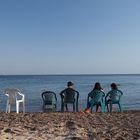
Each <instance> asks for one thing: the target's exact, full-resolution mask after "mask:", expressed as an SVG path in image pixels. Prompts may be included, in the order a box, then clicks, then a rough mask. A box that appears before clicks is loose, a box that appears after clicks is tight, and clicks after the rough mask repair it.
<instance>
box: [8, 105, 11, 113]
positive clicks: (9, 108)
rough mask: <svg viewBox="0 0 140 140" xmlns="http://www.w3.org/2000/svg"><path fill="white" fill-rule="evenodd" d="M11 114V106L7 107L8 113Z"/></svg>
mask: <svg viewBox="0 0 140 140" xmlns="http://www.w3.org/2000/svg"><path fill="white" fill-rule="evenodd" d="M10 112H11V104H9V105H8V113H10Z"/></svg>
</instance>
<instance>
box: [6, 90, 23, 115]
mask: <svg viewBox="0 0 140 140" xmlns="http://www.w3.org/2000/svg"><path fill="white" fill-rule="evenodd" d="M5 95H6V96H7V97H8V98H7V105H6V113H10V111H11V105H12V104H16V112H17V113H19V105H20V103H22V108H23V113H25V96H24V94H22V93H21V91H20V90H18V89H14V88H7V89H5Z"/></svg>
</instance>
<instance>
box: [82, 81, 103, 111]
mask: <svg viewBox="0 0 140 140" xmlns="http://www.w3.org/2000/svg"><path fill="white" fill-rule="evenodd" d="M95 90H100V91H102V92H104V91H103V88H102V87H101V85H100V83H98V82H97V83H95V85H94V88H93V90H92V91H91V92H90V93H89V94H88V95H92V94H93V91H95ZM104 95H105V94H104ZM91 98H92V97H91ZM99 106H100V105H96V112H98V108H99ZM90 107H91V102H90V101H89V102H88V105H87V108H86V109H85V110H84V111H82V110H80V112H82V113H84V112H85V113H90Z"/></svg>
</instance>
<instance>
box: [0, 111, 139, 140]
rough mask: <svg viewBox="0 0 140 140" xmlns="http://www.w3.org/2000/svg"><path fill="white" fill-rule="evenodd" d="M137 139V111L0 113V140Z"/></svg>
mask: <svg viewBox="0 0 140 140" xmlns="http://www.w3.org/2000/svg"><path fill="white" fill-rule="evenodd" d="M7 139H10V140H12V139H13V140H112V139H113V140H114V139H115V140H124V139H125V140H140V111H127V112H124V113H111V114H110V113H92V114H85V115H83V114H80V113H60V112H54V113H53V112H52V113H25V114H22V113H20V114H16V113H11V114H6V113H0V140H7Z"/></svg>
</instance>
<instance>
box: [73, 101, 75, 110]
mask: <svg viewBox="0 0 140 140" xmlns="http://www.w3.org/2000/svg"><path fill="white" fill-rule="evenodd" d="M73 112H75V103H73Z"/></svg>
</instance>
